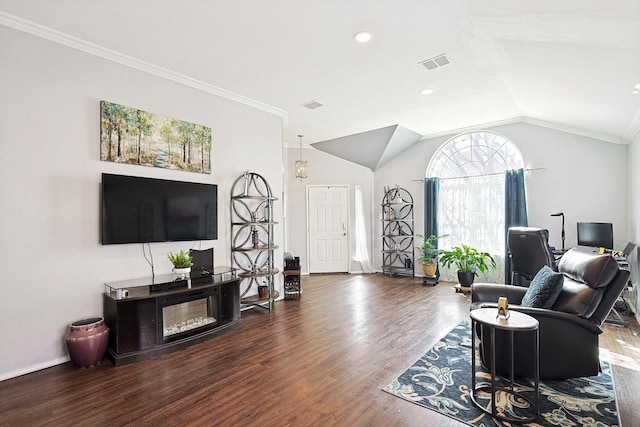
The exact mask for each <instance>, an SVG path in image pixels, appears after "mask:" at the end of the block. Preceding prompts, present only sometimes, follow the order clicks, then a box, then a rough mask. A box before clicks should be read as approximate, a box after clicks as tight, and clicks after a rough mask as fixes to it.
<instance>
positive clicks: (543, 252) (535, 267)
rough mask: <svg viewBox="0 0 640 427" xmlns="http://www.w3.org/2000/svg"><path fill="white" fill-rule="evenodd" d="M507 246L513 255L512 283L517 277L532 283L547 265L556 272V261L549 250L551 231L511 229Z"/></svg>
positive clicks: (531, 228)
mask: <svg viewBox="0 0 640 427" xmlns="http://www.w3.org/2000/svg"><path fill="white" fill-rule="evenodd" d="M507 244H508V246H509V254H510V255H511V272H512V275H511V283H512V284H515V278H516V275H520V276H522V277H524V278H525V279H526V280H527V281H528V282H530V281H531V280H532V279H533V278H534V277H535V275H536V273H537V272H538V271H539V270H540V269H541V268H542V267H544V266H545V265H547V266H549V267H550V268H551V269H554V270H555V260H554V258H553V254H552V253H551V249H550V248H549V230H547V229H546V228H537V227H510V228H509V230H508V231H507Z"/></svg>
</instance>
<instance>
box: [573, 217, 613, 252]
mask: <svg viewBox="0 0 640 427" xmlns="http://www.w3.org/2000/svg"><path fill="white" fill-rule="evenodd" d="M578 245H579V246H591V247H595V248H605V249H613V224H611V223H609V222H579V223H578Z"/></svg>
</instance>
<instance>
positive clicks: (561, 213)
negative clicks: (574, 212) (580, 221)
mask: <svg viewBox="0 0 640 427" xmlns="http://www.w3.org/2000/svg"><path fill="white" fill-rule="evenodd" d="M551 216H561V217H562V250H563V251H564V212H557V213H553V214H551Z"/></svg>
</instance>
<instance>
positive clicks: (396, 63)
mask: <svg viewBox="0 0 640 427" xmlns="http://www.w3.org/2000/svg"><path fill="white" fill-rule="evenodd" d="M0 23H2V24H4V25H7V26H12V27H14V28H18V29H21V30H23V31H27V32H31V33H33V34H37V35H40V36H43V37H46V38H52V39H55V40H57V41H58V42H62V43H66V44H69V45H72V46H74V47H78V46H80V48H82V49H84V50H87V51H90V53H93V54H97V55H102V56H105V57H108V58H116V60H119V61H120V62H123V63H127V64H133V66H134V67H137V68H140V69H146V70H151V71H152V72H158V73H160V74H163V75H166V76H168V77H169V78H175V79H178V80H180V81H187V82H190V83H191V84H193V85H194V86H199V87H204V88H205V89H206V90H211V88H220V91H219V92H218V93H220V94H222V95H223V96H224V95H225V94H226V95H229V96H231V97H234V98H235V99H239V100H241V101H246V102H249V103H253V104H254V105H257V106H258V107H260V108H264V109H266V110H268V111H272V112H275V113H276V114H281V115H282V116H283V117H285V126H286V127H285V134H284V140H285V141H284V143H285V144H290V145H291V146H297V141H298V138H297V135H298V134H304V135H305V137H304V142H305V143H306V144H316V143H318V145H317V148H321V146H322V147H325V149H326V151H329V152H331V150H332V149H331V148H330V147H331V146H334V147H335V145H336V144H338V145H339V144H340V142H342V143H343V144H350V143H353V141H354V138H352V137H350V136H352V135H365V136H366V135H368V136H371V133H370V132H371V131H380V132H382V133H384V131H381V130H383V129H387V131H388V130H389V129H392V128H393V129H395V130H396V132H387V133H388V134H389V135H390V137H389V140H388V141H387V144H386V145H387V146H386V148H385V147H383V148H382V150H381V151H380V150H379V148H377V150H378V151H380V153H379V156H378V157H377V158H366V159H360V160H361V161H360V163H361V164H366V165H367V166H368V167H372V169H375V167H377V166H378V165H379V164H381V163H384V162H385V161H387V160H388V158H389V157H390V156H391V155H394V154H397V151H398V147H403V148H406V145H407V143H406V141H405V142H402V143H400V144H398V143H397V142H394V140H393V135H394V134H397V132H398V131H401V132H402V133H404V134H405V135H407V134H408V135H412V134H416V138H414V139H415V141H417V140H418V139H420V138H421V137H422V138H426V137H430V136H436V135H442V134H445V133H450V132H452V131H456V130H461V129H468V128H473V127H479V126H483V125H485V126H486V125H488V124H495V123H505V122H512V121H529V122H533V123H538V124H541V125H543V126H550V127H555V128H558V129H562V130H567V131H570V132H575V133H578V134H582V135H586V136H591V137H595V138H599V139H603V140H606V141H610V142H614V143H628V142H629V141H631V140H632V139H633V138H634V137H635V135H636V134H637V133H638V131H639V129H640V94H633V93H632V91H633V90H634V86H635V85H638V84H640V1H638V0H599V1H594V0H553V1H547V0H519V1H513V0H500V1H498V0H485V1H483V0H466V1H460V0H418V1H411V0H392V1H385V0H364V1H360V0H340V1H335V0H250V1H248V0H181V1H178V0H153V1H151V0H84V1H77V0H28V1H24V0H0ZM361 30H366V31H369V32H371V34H372V40H371V41H370V42H369V43H366V44H357V43H355V41H354V40H353V36H354V34H355V33H356V32H358V31H361ZM443 54H444V55H446V58H447V59H448V60H449V61H450V63H449V64H446V65H443V66H439V67H437V68H433V69H431V70H430V69H428V68H427V67H426V66H424V65H423V64H422V62H423V61H425V60H428V59H430V58H433V57H437V56H439V55H443ZM424 88H430V89H432V90H433V91H434V93H433V94H431V95H428V96H425V95H420V94H419V91H420V90H421V89H424ZM310 101H316V102H317V103H320V104H322V106H320V107H318V108H314V109H309V108H307V107H305V106H304V105H303V104H306V103H308V102H310ZM396 127H397V128H396ZM376 134H377V135H379V132H377V133H376ZM343 137H348V138H343ZM350 141H351V142H350ZM415 141H413V142H415ZM373 143H375V144H377V143H376V142H375V139H374V142H372V144H373ZM338 151H345V150H338ZM346 151H347V152H353V151H358V150H346ZM359 151H363V150H361V149H359ZM350 160H353V159H350ZM355 161H356V162H358V159H356V160H355Z"/></svg>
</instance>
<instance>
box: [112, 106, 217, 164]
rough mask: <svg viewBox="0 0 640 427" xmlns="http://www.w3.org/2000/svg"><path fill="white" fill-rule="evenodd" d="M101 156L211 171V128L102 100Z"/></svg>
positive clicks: (122, 161) (119, 161)
mask: <svg viewBox="0 0 640 427" xmlns="http://www.w3.org/2000/svg"><path fill="white" fill-rule="evenodd" d="M100 160H103V161H107V162H117V163H128V164H134V165H143V166H153V167H159V168H166V169H177V170H183V171H190V172H199V173H207V174H208V173H211V128H210V127H207V126H202V125H197V124H194V123H189V122H185V121H182V120H176V119H172V118H170V117H166V116H161V115H158V114H152V113H148V112H146V111H142V110H138V109H136V108H132V107H125V106H124V105H119V104H114V103H111V102H107V101H101V102H100Z"/></svg>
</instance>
